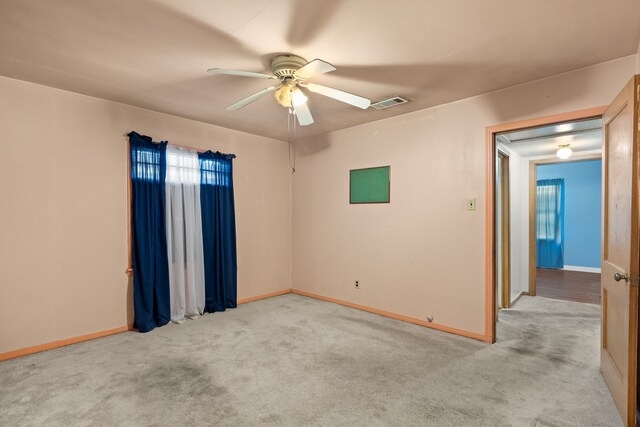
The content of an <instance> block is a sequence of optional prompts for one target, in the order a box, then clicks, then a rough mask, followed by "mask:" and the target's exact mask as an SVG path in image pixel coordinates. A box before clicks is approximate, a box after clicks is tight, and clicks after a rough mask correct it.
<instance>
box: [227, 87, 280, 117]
mask: <svg viewBox="0 0 640 427" xmlns="http://www.w3.org/2000/svg"><path fill="white" fill-rule="evenodd" d="M279 87H280V86H270V87H267V88H264V89H262V90H261V91H260V92H256V93H254V94H253V95H250V96H247V97H246V98H245V99H243V100H241V101H238V102H236V103H235V104H233V105H229V106H228V107H227V108H225V110H228V111H236V110H239V109H241V108H242V107H244V106H245V105H248V104H251V103H252V102H253V101H257V100H258V99H260V98H262V97H263V96H265V95H266V94H268V93H270V92H273V91H274V90H276V89H277V88H279Z"/></svg>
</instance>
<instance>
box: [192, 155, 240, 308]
mask: <svg viewBox="0 0 640 427" xmlns="http://www.w3.org/2000/svg"><path fill="white" fill-rule="evenodd" d="M198 156H199V159H200V205H201V209H202V239H203V249H204V280H205V311H207V312H214V311H224V310H225V309H227V308H234V307H236V305H237V287H238V262H237V255H236V220H235V208H234V198H233V163H232V161H233V158H235V155H233V154H222V153H219V152H216V153H213V152H211V151H207V152H205V153H198Z"/></svg>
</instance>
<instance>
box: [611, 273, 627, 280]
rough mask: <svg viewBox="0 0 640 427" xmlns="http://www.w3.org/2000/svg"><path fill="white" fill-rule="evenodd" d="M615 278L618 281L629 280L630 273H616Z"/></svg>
mask: <svg viewBox="0 0 640 427" xmlns="http://www.w3.org/2000/svg"><path fill="white" fill-rule="evenodd" d="M613 280H615V281H616V282H619V281H620V280H624V281H625V282H628V281H629V275H628V274H620V273H616V274H614V275H613Z"/></svg>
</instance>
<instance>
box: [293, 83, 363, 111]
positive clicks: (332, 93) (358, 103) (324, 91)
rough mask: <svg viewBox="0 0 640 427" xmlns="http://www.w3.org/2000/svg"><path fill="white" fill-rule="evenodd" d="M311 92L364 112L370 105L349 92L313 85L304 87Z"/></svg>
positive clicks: (360, 97)
mask: <svg viewBox="0 0 640 427" xmlns="http://www.w3.org/2000/svg"><path fill="white" fill-rule="evenodd" d="M304 87H306V88H307V89H309V90H310V91H311V92H314V93H319V94H320V95H324V96H328V97H329V98H333V99H336V100H338V101H342V102H346V103H347V104H351V105H353V106H354V107H358V108H362V109H363V110H366V109H367V108H369V106H370V105H371V100H370V99H367V98H363V97H362V96H358V95H354V94H352V93H349V92H344V91H341V90H338V89H334V88H331V87H327V86H322V85H318V84H315V83H308V84H306V85H304Z"/></svg>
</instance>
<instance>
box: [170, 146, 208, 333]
mask: <svg viewBox="0 0 640 427" xmlns="http://www.w3.org/2000/svg"><path fill="white" fill-rule="evenodd" d="M165 192H166V209H167V210H166V212H167V215H166V218H167V220H166V226H167V227H166V228H167V252H168V253H167V254H168V258H169V285H170V292H171V294H170V298H171V321H173V322H176V323H182V322H184V319H185V317H188V318H195V317H198V316H199V315H201V314H202V313H204V261H203V251H202V216H201V211H200V163H199V161H198V153H196V152H195V151H191V150H186V149H183V148H180V147H175V146H172V145H167V174H166V179H165Z"/></svg>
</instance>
